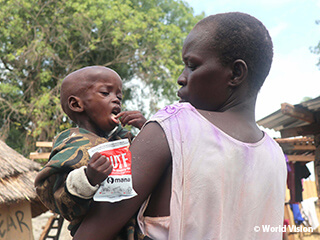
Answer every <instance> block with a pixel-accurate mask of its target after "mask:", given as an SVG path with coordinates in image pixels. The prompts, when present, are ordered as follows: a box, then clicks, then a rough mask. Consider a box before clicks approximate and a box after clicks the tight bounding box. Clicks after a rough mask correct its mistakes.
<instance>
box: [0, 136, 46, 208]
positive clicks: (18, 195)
mask: <svg viewBox="0 0 320 240" xmlns="http://www.w3.org/2000/svg"><path fill="white" fill-rule="evenodd" d="M40 168H41V165H40V164H39V163H36V162H33V161H31V160H29V159H27V158H25V157H24V156H22V155H21V154H19V153H18V152H16V151H15V150H13V149H12V148H10V147H9V146H8V145H7V144H5V143H4V142H3V141H1V140H0V204H4V203H5V204H11V203H14V202H19V201H22V200H28V201H30V202H31V201H33V200H36V198H37V196H36V192H35V188H34V179H35V177H36V175H37V172H38V171H39V170H40Z"/></svg>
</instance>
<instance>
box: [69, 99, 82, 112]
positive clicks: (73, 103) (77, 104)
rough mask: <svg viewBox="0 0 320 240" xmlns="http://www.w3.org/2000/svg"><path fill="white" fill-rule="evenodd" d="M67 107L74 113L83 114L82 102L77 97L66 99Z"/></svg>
mask: <svg viewBox="0 0 320 240" xmlns="http://www.w3.org/2000/svg"><path fill="white" fill-rule="evenodd" d="M68 106H69V108H70V110H71V111H74V112H83V110H84V108H83V102H82V100H81V98H79V97H77V96H73V95H71V96H70V97H69V98H68Z"/></svg>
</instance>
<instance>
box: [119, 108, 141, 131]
mask: <svg viewBox="0 0 320 240" xmlns="http://www.w3.org/2000/svg"><path fill="white" fill-rule="evenodd" d="M116 118H117V119H120V122H121V124H122V126H125V125H127V124H128V125H131V126H134V127H136V128H139V129H141V128H142V126H143V124H144V123H145V122H146V121H147V119H145V117H144V116H143V115H142V113H141V112H140V111H124V112H120V113H119V114H117V116H116Z"/></svg>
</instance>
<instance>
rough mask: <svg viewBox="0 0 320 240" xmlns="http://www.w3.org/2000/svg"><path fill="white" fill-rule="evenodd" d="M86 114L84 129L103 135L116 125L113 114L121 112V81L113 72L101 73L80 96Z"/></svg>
mask: <svg viewBox="0 0 320 240" xmlns="http://www.w3.org/2000/svg"><path fill="white" fill-rule="evenodd" d="M81 99H82V101H83V104H84V113H85V114H86V116H87V121H86V129H87V130H90V131H91V132H94V133H96V134H97V135H99V136H105V135H106V134H108V133H109V132H110V131H112V129H113V128H114V127H115V126H116V125H117V122H116V121H115V120H114V118H113V115H116V114H118V113H119V112H121V100H122V81H121V79H120V77H119V75H117V74H116V73H115V72H112V71H109V72H108V73H107V74H105V73H103V74H101V75H100V76H99V78H98V80H96V81H95V82H94V84H93V85H92V86H91V87H89V89H88V90H87V91H86V93H85V94H83V96H82V97H81Z"/></svg>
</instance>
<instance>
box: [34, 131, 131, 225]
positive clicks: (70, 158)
mask: <svg viewBox="0 0 320 240" xmlns="http://www.w3.org/2000/svg"><path fill="white" fill-rule="evenodd" d="M132 137H133V135H132V134H131V133H130V132H129V131H127V130H125V129H123V128H121V127H118V129H117V130H116V131H115V132H114V133H113V134H112V135H111V136H109V137H108V139H106V138H102V137H98V136H97V135H95V134H93V133H91V132H88V131H86V130H84V129H81V128H73V129H69V130H66V131H64V132H62V133H60V134H59V135H58V136H57V137H56V138H55V141H54V146H53V149H52V152H51V155H50V158H49V162H48V163H47V164H46V165H45V166H44V167H43V169H42V170H41V171H40V172H39V173H38V175H37V177H36V180H35V186H36V191H37V194H38V196H39V198H40V200H41V201H42V202H43V204H44V205H45V206H46V207H47V208H48V209H50V210H52V211H54V212H56V213H59V214H60V215H61V216H63V217H64V218H65V219H67V220H68V221H70V222H71V223H70V226H69V228H73V226H76V225H78V224H80V222H81V221H82V219H83V218H84V216H85V215H86V213H87V212H88V210H89V208H90V204H91V203H92V201H93V200H92V199H82V198H79V197H77V196H74V195H72V194H70V193H69V191H68V189H67V187H66V178H67V176H68V174H69V173H70V172H71V171H72V170H74V169H78V168H80V167H82V166H87V165H88V162H89V159H90V156H89V153H88V151H87V150H88V149H90V148H91V147H93V146H96V145H98V144H101V143H103V142H108V141H114V140H118V139H122V138H129V140H131V138H132Z"/></svg>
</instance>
